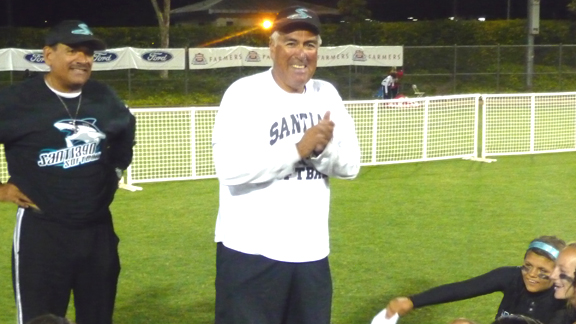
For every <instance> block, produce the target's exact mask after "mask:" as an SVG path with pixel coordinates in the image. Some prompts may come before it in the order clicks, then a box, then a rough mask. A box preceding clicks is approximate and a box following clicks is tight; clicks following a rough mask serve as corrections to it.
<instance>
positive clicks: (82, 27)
mask: <svg viewBox="0 0 576 324" xmlns="http://www.w3.org/2000/svg"><path fill="white" fill-rule="evenodd" d="M58 43H62V44H65V45H77V44H85V45H86V46H88V47H90V48H92V49H93V50H95V51H102V50H105V49H106V44H105V43H104V42H103V41H102V40H101V39H99V38H96V37H94V33H92V30H90V28H89V27H88V25H86V24H85V23H84V22H82V21H80V20H65V21H62V22H60V23H59V24H57V25H56V26H54V27H52V28H51V29H50V31H48V34H47V35H46V38H45V39H44V45H46V46H52V45H56V44H58Z"/></svg>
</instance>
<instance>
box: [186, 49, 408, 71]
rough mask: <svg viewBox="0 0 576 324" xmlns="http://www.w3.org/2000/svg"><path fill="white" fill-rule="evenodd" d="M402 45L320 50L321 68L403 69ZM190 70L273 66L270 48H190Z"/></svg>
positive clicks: (319, 62) (319, 60)
mask: <svg viewBox="0 0 576 324" xmlns="http://www.w3.org/2000/svg"><path fill="white" fill-rule="evenodd" d="M403 51H404V48H403V47H402V46H354V45H348V46H336V47H320V49H319V51H318V66H319V67H328V66H347V65H358V66H402V65H404V62H403ZM188 56H189V57H190V69H192V70H200V69H217V68H226V67H238V66H272V59H271V58H270V49H269V48H268V47H247V46H235V47H221V48H190V49H188Z"/></svg>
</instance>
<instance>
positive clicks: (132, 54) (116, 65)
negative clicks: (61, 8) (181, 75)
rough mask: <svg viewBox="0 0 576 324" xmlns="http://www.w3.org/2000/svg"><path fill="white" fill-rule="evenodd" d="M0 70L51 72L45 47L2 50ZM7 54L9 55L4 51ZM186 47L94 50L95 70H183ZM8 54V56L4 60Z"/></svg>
mask: <svg viewBox="0 0 576 324" xmlns="http://www.w3.org/2000/svg"><path fill="white" fill-rule="evenodd" d="M1 51H2V52H0V53H2V55H3V56H2V60H1V61H0V62H2V63H0V71H25V70H29V71H49V70H50V68H49V67H48V66H47V65H46V64H45V63H44V54H43V53H42V50H25V49H19V48H7V49H2V50H1ZM5 51H6V53H8V54H6V53H5ZM185 54H186V51H185V50H184V49H166V50H159V49H141V48H131V47H123V48H115V49H108V50H105V51H96V52H95V53H94V65H93V66H92V69H93V70H94V71H108V70H121V69H140V70H184V68H185V67H186V65H185V57H184V56H185ZM4 56H6V59H4Z"/></svg>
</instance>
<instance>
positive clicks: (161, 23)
mask: <svg viewBox="0 0 576 324" xmlns="http://www.w3.org/2000/svg"><path fill="white" fill-rule="evenodd" d="M150 1H152V6H153V7H154V12H156V18H157V19H158V27H160V48H168V46H170V0H163V8H162V9H160V6H159V5H158V0H150ZM160 1H162V0H160ZM160 77H161V78H163V79H166V78H168V70H163V71H160Z"/></svg>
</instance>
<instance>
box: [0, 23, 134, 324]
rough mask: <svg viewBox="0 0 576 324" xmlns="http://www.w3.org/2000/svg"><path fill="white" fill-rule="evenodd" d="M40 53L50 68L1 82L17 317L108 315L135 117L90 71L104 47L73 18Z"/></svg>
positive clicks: (103, 321) (97, 320) (89, 322)
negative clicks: (118, 208) (119, 198)
mask: <svg viewBox="0 0 576 324" xmlns="http://www.w3.org/2000/svg"><path fill="white" fill-rule="evenodd" d="M44 45H45V46H44V48H43V53H44V60H45V62H46V64H47V65H48V66H49V67H50V71H49V72H48V73H47V74H45V75H44V76H39V77H35V78H29V79H27V80H24V81H22V82H20V83H18V84H15V85H12V86H10V87H7V88H4V89H2V90H0V143H3V144H4V147H5V155H6V162H7V164H8V173H9V174H10V179H9V180H8V181H7V182H6V183H3V184H0V201H4V202H8V203H12V204H15V205H16V206H17V207H18V209H17V213H16V226H15V230H14V241H13V253H12V275H13V278H12V279H13V285H14V295H15V301H16V313H17V319H18V324H24V323H26V322H28V321H29V320H31V319H33V318H34V317H37V316H41V315H43V314H54V315H56V316H60V317H64V316H66V311H67V309H68V303H69V301H70V294H71V292H73V293H74V305H75V310H76V321H77V322H78V324H111V323H112V314H113V310H114V302H115V298H116V287H117V283H118V276H119V273H120V261H119V257H118V242H119V239H118V237H117V236H116V233H115V232H114V226H113V222H112V215H111V213H110V204H111V203H112V201H113V199H114V195H115V193H116V190H117V188H118V180H119V178H120V177H121V174H122V172H123V170H124V169H126V168H127V167H128V165H129V164H130V162H131V160H132V147H133V145H134V135H135V119H134V116H133V115H132V114H131V113H130V110H128V108H127V107H126V105H125V104H124V103H123V102H122V101H121V100H120V99H119V98H118V96H117V95H116V94H115V93H114V92H113V91H112V90H111V89H110V88H109V87H108V86H106V85H104V84H102V83H100V82H97V81H93V80H91V79H90V75H91V72H92V64H93V62H94V58H93V55H94V51H96V50H103V49H105V48H106V46H105V44H104V42H103V41H102V40H100V39H98V38H96V37H95V36H94V35H93V33H92V31H91V30H90V28H89V27H88V26H87V25H86V24H85V23H83V22H81V21H77V20H69V21H63V22H61V23H59V24H57V25H56V26H54V27H53V28H52V29H50V31H49V32H48V34H47V35H46V38H45V43H44Z"/></svg>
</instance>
